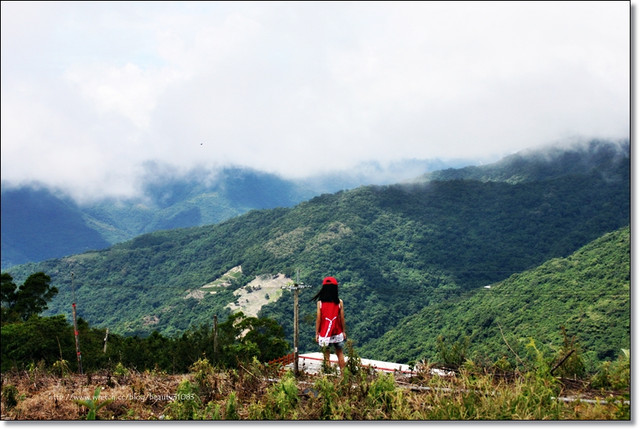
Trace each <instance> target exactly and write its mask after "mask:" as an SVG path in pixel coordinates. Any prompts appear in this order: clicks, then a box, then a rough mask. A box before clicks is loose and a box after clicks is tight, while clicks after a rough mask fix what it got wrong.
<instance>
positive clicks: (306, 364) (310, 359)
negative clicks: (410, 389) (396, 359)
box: [286, 352, 415, 375]
mask: <svg viewBox="0 0 640 430" xmlns="http://www.w3.org/2000/svg"><path fill="white" fill-rule="evenodd" d="M323 359H324V357H323V355H322V353H321V352H307V353H304V354H299V355H298V369H299V370H300V371H303V372H306V373H311V374H315V373H319V372H320V370H321V369H322V360H323ZM344 359H345V361H347V360H348V359H349V358H348V357H347V356H346V355H345V357H344ZM329 362H330V363H331V365H332V366H333V367H337V366H338V357H337V356H336V355H335V354H331V355H330V356H329ZM360 362H361V363H362V365H363V366H369V367H373V368H374V369H376V370H377V371H380V372H388V373H402V374H407V375H410V374H414V373H415V372H413V371H412V370H411V368H410V367H409V365H407V364H400V363H390V362H388V361H378V360H368V359H366V358H361V359H360ZM286 367H287V368H293V363H292V364H289V365H287V366H286Z"/></svg>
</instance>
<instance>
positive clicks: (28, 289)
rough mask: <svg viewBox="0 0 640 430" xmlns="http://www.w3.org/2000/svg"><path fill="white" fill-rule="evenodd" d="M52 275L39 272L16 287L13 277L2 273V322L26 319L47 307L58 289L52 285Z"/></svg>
mask: <svg viewBox="0 0 640 430" xmlns="http://www.w3.org/2000/svg"><path fill="white" fill-rule="evenodd" d="M50 283H51V277H49V276H48V275H46V274H44V272H38V273H34V274H32V275H30V276H29V277H28V278H27V280H26V281H25V282H24V284H22V285H20V287H18V288H17V289H16V285H15V283H14V282H13V278H12V277H11V275H10V274H8V273H3V274H2V322H3V323H8V322H15V321H19V320H22V321H26V320H28V319H29V317H30V316H32V315H38V314H39V313H41V312H42V311H44V310H45V309H47V302H48V301H49V300H51V299H52V298H53V297H54V296H55V295H56V294H58V289H57V288H56V287H54V286H51V285H50Z"/></svg>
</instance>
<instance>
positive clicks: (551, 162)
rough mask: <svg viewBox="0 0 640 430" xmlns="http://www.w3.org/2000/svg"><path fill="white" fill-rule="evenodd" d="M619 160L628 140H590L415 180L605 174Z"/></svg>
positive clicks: (534, 178) (528, 178) (506, 179)
mask: <svg viewBox="0 0 640 430" xmlns="http://www.w3.org/2000/svg"><path fill="white" fill-rule="evenodd" d="M618 163H629V141H628V140H624V141H619V142H611V141H602V140H591V141H588V142H580V143H574V144H566V145H556V146H548V147H543V148H537V149H531V150H525V151H521V152H518V153H516V154H513V155H510V156H508V157H505V158H503V159H502V160H500V161H498V162H496V163H491V164H487V165H484V166H468V167H464V168H461V169H444V170H439V171H435V172H430V173H426V174H425V175H423V176H421V177H419V178H418V179H416V181H417V182H424V181H433V180H440V181H446V180H452V179H474V180H478V181H483V182H486V181H498V182H508V183H513V184H515V183H520V182H529V181H540V180H543V179H553V178H557V177H561V176H566V175H572V174H584V173H587V172H589V171H591V170H594V171H598V172H600V174H602V175H605V176H606V175H609V174H615V166H616V165H617V164H618ZM612 167H613V169H614V170H612Z"/></svg>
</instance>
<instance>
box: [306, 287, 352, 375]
mask: <svg viewBox="0 0 640 430" xmlns="http://www.w3.org/2000/svg"><path fill="white" fill-rule="evenodd" d="M312 300H317V301H318V302H317V312H316V342H318V344H319V345H320V346H322V347H326V348H324V359H325V362H326V363H329V355H330V353H331V351H330V348H329V347H331V346H333V347H334V348H335V351H336V355H337V356H338V365H339V366H340V369H341V370H342V369H344V366H345V362H344V354H343V352H342V350H343V349H344V343H345V341H346V340H347V332H346V324H345V321H344V304H343V303H342V300H341V299H340V298H339V297H338V281H337V280H336V278H334V277H331V276H329V277H326V278H324V280H323V281H322V289H321V290H320V291H319V292H318V294H316V295H315V296H314V297H313V299H312Z"/></svg>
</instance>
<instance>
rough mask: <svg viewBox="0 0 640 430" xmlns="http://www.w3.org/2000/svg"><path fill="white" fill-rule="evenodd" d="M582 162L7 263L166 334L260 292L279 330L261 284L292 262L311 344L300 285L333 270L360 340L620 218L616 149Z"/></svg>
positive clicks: (366, 190) (625, 216)
mask: <svg viewBox="0 0 640 430" xmlns="http://www.w3.org/2000/svg"><path fill="white" fill-rule="evenodd" d="M585 165H586V166H587V167H586V168H585V169H583V170H580V171H577V170H574V171H572V172H571V174H568V175H564V176H558V175H556V174H554V173H553V169H552V168H551V167H552V166H553V160H551V164H550V165H549V166H550V169H549V175H548V177H545V175H543V174H540V179H538V180H530V181H522V182H517V183H509V182H495V181H487V182H483V181H478V180H461V179H456V180H449V181H429V182H426V183H419V184H401V185H389V186H367V187H360V188H357V189H354V190H350V191H342V192H338V193H334V194H324V195H321V196H318V197H315V198H313V199H311V200H309V201H306V202H303V203H301V204H299V205H297V206H295V207H292V208H277V209H270V210H254V211H251V212H249V213H247V214H245V215H242V216H239V217H236V218H233V219H230V220H227V221H225V222H222V223H220V224H216V225H211V226H205V227H195V228H187V229H179V230H171V231H162V232H156V233H150V234H145V235H142V236H139V237H136V238H135V239H133V240H130V241H128V242H124V243H122V244H118V245H115V246H113V247H111V248H109V249H106V250H102V251H97V252H89V253H85V254H80V255H75V256H72V257H68V258H63V259H56V260H49V261H45V262H42V263H38V264H27V265H23V266H17V267H14V268H12V269H11V274H12V275H13V277H14V279H15V280H16V282H22V281H23V280H24V279H25V278H26V276H28V275H29V274H31V273H34V272H36V271H44V272H45V273H47V274H48V275H50V276H51V277H52V280H53V284H54V285H55V286H57V287H58V288H59V290H60V293H59V294H58V296H56V298H55V299H54V300H53V301H52V303H51V304H50V313H51V314H58V313H64V314H67V315H69V312H70V309H71V302H72V290H73V291H74V292H75V295H76V299H75V301H76V302H77V303H78V312H79V314H80V316H82V317H83V318H84V319H86V320H87V321H88V322H89V323H90V324H91V325H92V326H101V327H109V329H110V330H111V331H112V332H119V333H122V334H139V335H146V334H149V333H150V332H152V331H154V330H158V331H160V332H162V333H163V334H167V335H178V334H180V333H181V332H182V331H184V330H185V329H186V328H188V327H189V326H192V325H199V324H211V321H212V318H213V316H214V315H218V317H219V319H221V320H222V319H224V317H225V316H226V315H228V314H229V313H230V312H231V311H232V309H233V310H235V309H249V302H248V300H249V299H251V300H250V301H251V304H252V305H253V306H255V304H256V303H258V300H257V299H260V300H263V302H262V304H260V305H259V306H258V309H259V312H260V316H269V317H272V318H275V319H276V320H277V321H278V322H279V323H280V324H282V325H283V326H284V328H285V330H286V332H287V333H289V334H291V333H292V315H293V301H292V294H290V293H289V292H288V291H283V290H282V289H281V288H280V287H276V288H271V289H267V287H266V284H267V283H268V282H267V281H269V280H274V279H276V278H277V279H280V278H279V277H277V275H278V274H279V273H281V274H283V275H286V276H288V278H289V279H292V278H294V277H295V273H296V270H297V269H299V270H300V281H301V282H303V283H306V284H310V285H312V286H315V287H316V288H309V289H303V290H302V291H301V293H300V298H301V302H300V303H301V305H300V314H301V328H300V330H301V331H300V344H301V349H302V350H307V349H313V350H315V349H317V347H316V346H315V345H314V344H313V330H314V329H313V325H314V318H315V317H314V309H315V308H314V305H313V303H311V302H310V299H311V297H312V296H313V294H314V293H315V291H316V290H317V287H318V286H319V284H320V282H321V280H322V278H323V277H324V276H328V275H332V276H335V277H336V278H337V279H338V280H339V281H340V295H341V298H343V300H344V302H345V306H346V313H347V324H348V327H349V332H350V334H351V338H352V339H353V340H354V341H355V342H356V346H357V347H362V348H366V347H368V345H369V344H372V343H373V342H375V341H377V340H378V339H379V338H381V337H382V336H383V335H385V333H387V332H389V331H390V330H393V329H394V328H395V327H397V326H398V324H399V323H401V321H403V320H404V318H406V317H409V316H412V315H414V314H417V313H418V312H420V311H421V310H422V309H424V308H425V307H427V306H430V305H436V304H438V303H447V302H449V301H451V300H455V299H457V298H459V297H460V296H461V294H465V293H467V292H469V291H474V290H477V289H478V288H480V287H483V286H485V285H489V284H493V283H496V282H499V281H502V280H504V279H506V278H508V277H509V276H511V275H513V274H516V273H519V272H522V271H525V270H527V269H531V268H533V267H536V266H539V265H541V264H543V263H544V262H546V261H547V260H550V259H553V258H563V257H567V256H569V255H571V254H572V253H574V252H575V251H576V250H578V249H579V248H580V247H582V246H585V245H586V244H588V243H589V242H591V241H593V240H595V239H597V238H598V237H600V236H602V235H603V234H605V233H608V232H611V231H614V230H617V229H619V228H621V227H624V226H627V225H629V214H630V208H629V206H630V187H629V184H630V179H629V178H630V176H629V173H630V172H629V167H630V166H629V158H628V154H627V156H626V157H622V158H620V157H618V156H611V157H609V159H608V161H606V160H604V159H603V160H602V162H601V163H600V167H599V168H594V166H592V165H591V164H589V163H587V164H585ZM605 171H606V174H603V172H605ZM232 269H233V270H232ZM240 270H241V271H240ZM72 274H73V276H72ZM250 282H253V283H252V284H251V286H249V283H250ZM245 286H247V287H246V288H245ZM276 291H278V292H279V294H276ZM245 293H246V294H245ZM254 310H256V309H255V308H254ZM548 311H549V312H553V309H550V310H548ZM623 323H624V321H623ZM365 350H366V349H365ZM376 358H377V357H376ZM399 358H400V357H399ZM401 358H408V357H404V356H403V357H401ZM411 358H414V359H417V358H419V357H411Z"/></svg>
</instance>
